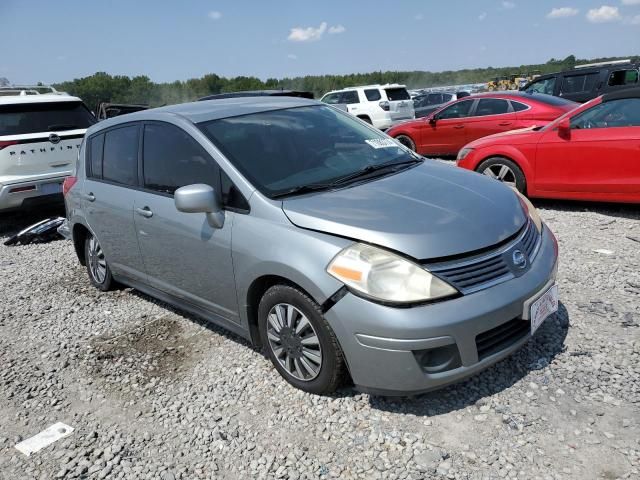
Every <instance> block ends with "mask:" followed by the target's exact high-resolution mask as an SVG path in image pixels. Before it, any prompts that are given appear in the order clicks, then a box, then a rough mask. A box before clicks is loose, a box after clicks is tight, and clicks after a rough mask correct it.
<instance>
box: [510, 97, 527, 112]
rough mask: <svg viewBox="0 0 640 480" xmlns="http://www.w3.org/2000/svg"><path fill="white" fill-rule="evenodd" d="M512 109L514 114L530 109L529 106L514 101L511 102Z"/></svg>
mask: <svg viewBox="0 0 640 480" xmlns="http://www.w3.org/2000/svg"><path fill="white" fill-rule="evenodd" d="M511 107H512V108H513V111H514V112H521V111H523V110H526V109H527V108H529V106H528V105H525V104H524V103H520V102H514V101H513V100H511Z"/></svg>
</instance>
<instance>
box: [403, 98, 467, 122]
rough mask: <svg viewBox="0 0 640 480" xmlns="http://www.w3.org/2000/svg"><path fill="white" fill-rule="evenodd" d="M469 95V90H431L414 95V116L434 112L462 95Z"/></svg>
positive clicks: (422, 115) (420, 116) (424, 115)
mask: <svg viewBox="0 0 640 480" xmlns="http://www.w3.org/2000/svg"><path fill="white" fill-rule="evenodd" d="M467 96H469V92H456V93H452V92H431V93H423V94H421V95H418V96H416V97H414V99H413V109H414V110H415V112H416V118H422V117H426V116H427V115H429V114H430V113H431V112H435V111H436V110H437V109H439V108H440V107H442V106H443V105H445V104H447V103H449V102H453V101H454V100H458V99H459V98H462V97H467Z"/></svg>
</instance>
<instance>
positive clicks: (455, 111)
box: [438, 100, 474, 120]
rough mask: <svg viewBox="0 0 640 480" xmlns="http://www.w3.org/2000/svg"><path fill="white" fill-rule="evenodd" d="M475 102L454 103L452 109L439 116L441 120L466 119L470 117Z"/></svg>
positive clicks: (446, 109) (447, 109) (445, 110)
mask: <svg viewBox="0 0 640 480" xmlns="http://www.w3.org/2000/svg"><path fill="white" fill-rule="evenodd" d="M473 102H474V101H473V100H465V101H463V102H458V103H454V104H453V105H451V106H450V107H447V108H445V109H444V110H442V111H441V112H440V113H439V114H438V118H439V119H440V120H446V119H449V118H464V117H468V116H469V112H470V111H471V105H473Z"/></svg>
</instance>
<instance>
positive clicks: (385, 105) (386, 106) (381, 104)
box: [378, 100, 391, 112]
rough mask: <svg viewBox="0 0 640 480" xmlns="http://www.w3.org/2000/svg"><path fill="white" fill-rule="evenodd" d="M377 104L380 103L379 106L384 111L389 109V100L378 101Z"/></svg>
mask: <svg viewBox="0 0 640 480" xmlns="http://www.w3.org/2000/svg"><path fill="white" fill-rule="evenodd" d="M378 105H380V108H382V109H383V110H384V111H385V112H388V111H389V110H390V109H391V105H389V102H387V101H386V100H383V101H382V102H380V103H378Z"/></svg>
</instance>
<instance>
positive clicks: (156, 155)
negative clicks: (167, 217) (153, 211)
mask: <svg viewBox="0 0 640 480" xmlns="http://www.w3.org/2000/svg"><path fill="white" fill-rule="evenodd" d="M142 169H143V172H144V186H145V188H147V189H149V190H155V191H157V192H160V193H167V194H170V195H173V193H174V192H175V191H176V189H178V188H180V187H184V186H186V185H192V184H194V183H204V184H207V185H210V186H212V187H213V188H215V189H218V188H219V185H218V179H219V173H218V164H217V163H216V162H215V160H214V159H213V158H212V157H211V155H209V154H208V153H207V152H206V151H205V150H204V148H202V147H201V146H200V144H199V143H198V142H196V141H195V140H194V139H193V138H192V137H191V135H189V134H188V133H187V132H185V131H184V130H182V129H180V128H178V127H176V126H174V125H170V124H166V123H150V124H147V125H145V127H144V141H143V147H142Z"/></svg>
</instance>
